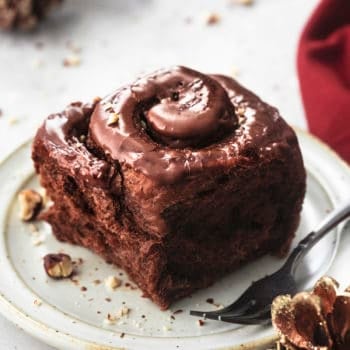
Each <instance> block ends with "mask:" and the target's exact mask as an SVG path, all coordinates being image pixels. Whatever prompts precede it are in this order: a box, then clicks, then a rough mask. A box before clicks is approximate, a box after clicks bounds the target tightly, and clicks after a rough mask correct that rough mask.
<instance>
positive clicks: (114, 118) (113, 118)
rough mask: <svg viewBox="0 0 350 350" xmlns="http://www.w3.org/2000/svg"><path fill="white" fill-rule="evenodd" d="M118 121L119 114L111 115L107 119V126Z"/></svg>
mask: <svg viewBox="0 0 350 350" xmlns="http://www.w3.org/2000/svg"><path fill="white" fill-rule="evenodd" d="M118 120H119V114H118V113H113V114H111V115H110V116H109V117H108V120H107V125H113V124H115V123H117V122H118Z"/></svg>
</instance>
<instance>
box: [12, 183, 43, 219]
mask: <svg viewBox="0 0 350 350" xmlns="http://www.w3.org/2000/svg"><path fill="white" fill-rule="evenodd" d="M18 201H19V205H20V218H21V219H22V220H23V221H31V220H34V219H35V218H36V217H37V215H38V214H39V212H40V210H41V208H42V206H43V199H42V197H41V195H40V194H39V193H38V192H36V191H34V190H23V191H21V192H20V193H19V194H18Z"/></svg>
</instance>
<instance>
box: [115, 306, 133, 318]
mask: <svg viewBox="0 0 350 350" xmlns="http://www.w3.org/2000/svg"><path fill="white" fill-rule="evenodd" d="M129 313H130V309H129V308H128V307H126V306H123V307H121V308H120V310H119V311H118V312H117V315H116V316H117V317H118V318H120V317H123V316H127V315H128V314H129Z"/></svg>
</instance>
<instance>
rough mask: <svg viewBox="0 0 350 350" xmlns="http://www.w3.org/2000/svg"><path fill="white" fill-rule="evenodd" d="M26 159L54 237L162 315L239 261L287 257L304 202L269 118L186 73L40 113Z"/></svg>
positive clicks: (288, 151)
mask: <svg viewBox="0 0 350 350" xmlns="http://www.w3.org/2000/svg"><path fill="white" fill-rule="evenodd" d="M33 160H34V163H35V167H36V171H37V173H38V174H40V179H41V183H42V185H43V186H44V187H45V188H46V190H47V192H48V194H49V196H50V197H51V198H52V200H53V202H54V205H53V206H52V207H50V209H49V210H48V211H47V212H46V213H44V214H43V217H44V218H45V219H46V220H47V221H48V222H49V223H50V224H51V226H52V228H53V232H54V234H55V235H56V237H57V238H58V239H59V240H62V241H66V242H71V243H73V244H78V245H82V246H85V247H87V248H90V249H92V250H93V251H95V252H96V253H98V254H100V255H102V256H103V257H104V258H105V259H106V260H107V261H108V262H112V263H114V264H116V265H118V266H120V267H122V268H124V269H125V270H126V271H127V272H128V274H129V275H130V277H131V278H132V279H133V280H134V281H135V282H136V283H137V284H138V286H139V287H140V288H141V289H142V291H143V292H144V294H145V295H146V296H147V297H149V298H151V299H152V300H153V301H154V302H155V303H157V304H158V305H159V306H160V307H161V308H163V309H164V308H167V307H168V306H169V305H170V304H171V303H172V302H173V301H175V300H177V299H179V298H181V297H183V296H186V295H189V294H190V293H192V292H193V291H194V290H197V289H199V288H203V287H206V286H208V285H210V284H212V283H213V282H215V281H216V280H217V279H218V278H220V277H221V276H223V275H225V274H227V273H229V272H231V271H233V270H234V269H236V268H238V267H239V266H241V265H242V264H244V263H247V262H248V261H251V260H253V259H256V258H258V257H260V256H262V255H264V254H274V255H278V256H284V255H285V254H286V252H287V250H288V248H289V245H290V243H291V240H292V238H293V235H294V232H295V230H296V228H297V225H298V222H299V216H300V210H301V207H302V202H303V198H304V194H305V170H304V166H303V161H302V157H301V153H300V150H299V146H298V141H297V138H296V135H295V133H294V131H293V130H292V129H291V128H290V127H289V126H288V125H287V124H286V122H285V121H284V120H283V119H282V118H281V117H280V115H279V113H278V111H277V110H276V109H275V108H273V107H271V106H269V105H267V104H266V103H264V102H263V101H261V100H260V99H259V98H258V97H257V96H256V95H254V94H253V93H252V92H250V91H248V90H247V89H245V88H244V87H242V86H241V85H239V84H238V83H237V82H236V81H235V80H233V79H231V78H229V77H225V76H221V75H206V74H202V73H199V72H196V71H194V70H191V69H189V68H185V67H173V68H171V69H165V70H160V71H157V72H155V73H153V74H150V75H147V76H145V77H142V78H140V79H138V80H136V81H135V82H134V83H132V84H130V85H126V86H124V87H121V88H119V89H117V90H116V91H114V92H113V93H112V94H110V95H108V96H107V97H105V98H104V99H102V100H98V101H95V102H94V103H92V104H83V103H80V102H79V103H73V104H71V105H70V106H68V107H67V108H66V109H65V110H64V111H63V112H62V113H58V114H53V115H51V116H49V117H48V118H47V119H46V120H45V122H44V124H43V125H42V126H41V128H40V129H39V130H38V133H37V135H36V137H35V140H34V145H33Z"/></svg>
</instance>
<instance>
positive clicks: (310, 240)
mask: <svg viewBox="0 0 350 350" xmlns="http://www.w3.org/2000/svg"><path fill="white" fill-rule="evenodd" d="M348 217H350V201H348V202H347V203H344V204H342V205H340V206H339V207H338V208H337V209H335V210H333V211H332V212H331V213H330V214H329V215H327V216H326V218H325V219H324V220H323V221H322V222H321V223H320V225H319V226H318V227H317V228H316V229H315V230H314V231H312V232H311V233H309V234H308V235H307V236H306V237H305V238H304V239H302V240H301V241H300V242H299V244H298V245H297V246H296V247H295V248H294V249H293V251H292V253H291V254H290V255H289V257H288V259H287V261H286V263H285V264H284V265H283V267H282V269H286V270H287V271H289V272H291V273H292V274H293V273H294V272H295V269H296V268H297V267H298V266H299V263H300V261H301V260H302V258H303V257H304V256H305V255H306V254H307V253H308V252H309V251H310V249H311V248H312V247H313V246H314V245H315V244H316V243H317V242H319V241H320V240H321V239H322V238H323V237H324V236H325V235H326V234H327V233H328V232H329V231H330V230H331V229H333V228H334V227H335V226H337V225H338V224H340V223H341V222H342V221H343V220H345V219H346V218H348Z"/></svg>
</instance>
